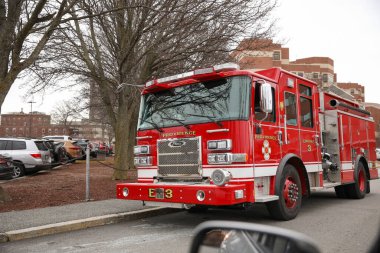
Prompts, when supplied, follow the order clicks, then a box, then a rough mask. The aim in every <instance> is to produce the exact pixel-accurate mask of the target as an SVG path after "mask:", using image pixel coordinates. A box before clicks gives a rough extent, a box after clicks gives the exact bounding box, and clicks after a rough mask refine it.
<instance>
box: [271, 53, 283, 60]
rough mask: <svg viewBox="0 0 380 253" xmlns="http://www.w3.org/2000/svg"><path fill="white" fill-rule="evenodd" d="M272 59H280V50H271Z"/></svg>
mask: <svg viewBox="0 0 380 253" xmlns="http://www.w3.org/2000/svg"><path fill="white" fill-rule="evenodd" d="M273 60H275V61H279V60H281V52H280V51H274V52H273Z"/></svg>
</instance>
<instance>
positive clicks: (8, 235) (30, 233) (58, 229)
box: [0, 207, 180, 243]
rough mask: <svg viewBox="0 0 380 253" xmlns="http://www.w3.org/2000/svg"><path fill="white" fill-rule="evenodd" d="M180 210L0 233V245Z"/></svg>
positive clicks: (148, 211) (142, 212)
mask: <svg viewBox="0 0 380 253" xmlns="http://www.w3.org/2000/svg"><path fill="white" fill-rule="evenodd" d="M178 211H180V210H178V209H173V208H164V207H155V208H150V209H145V210H138V211H132V212H125V213H118V214H109V215H103V216H96V217H91V218H86V219H80V220H73V221H65V222H59V223H54V224H49V225H43V226H38V227H32V228H26V229H19V230H13V231H8V232H5V233H0V243H4V242H12V241H18V240H23V239H28V238H34V237H40V236H45V235H53V234H58V233H63V232H70V231H75V230H81V229H85V228H91V227H97V226H103V225H107V224H114V223H118V222H122V221H131V220H137V219H142V218H147V217H151V216H156V215H163V214H168V213H173V212H178Z"/></svg>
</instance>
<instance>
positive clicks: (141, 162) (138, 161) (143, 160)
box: [135, 156, 152, 166]
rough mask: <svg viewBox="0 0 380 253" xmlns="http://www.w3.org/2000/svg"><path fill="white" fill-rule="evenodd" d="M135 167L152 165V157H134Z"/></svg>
mask: <svg viewBox="0 0 380 253" xmlns="http://www.w3.org/2000/svg"><path fill="white" fill-rule="evenodd" d="M135 165H136V166H149V165H152V157H151V156H141V157H135Z"/></svg>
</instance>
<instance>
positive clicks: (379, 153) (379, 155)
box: [376, 148, 380, 161]
mask: <svg viewBox="0 0 380 253" xmlns="http://www.w3.org/2000/svg"><path fill="white" fill-rule="evenodd" d="M376 160H378V161H380V148H376Z"/></svg>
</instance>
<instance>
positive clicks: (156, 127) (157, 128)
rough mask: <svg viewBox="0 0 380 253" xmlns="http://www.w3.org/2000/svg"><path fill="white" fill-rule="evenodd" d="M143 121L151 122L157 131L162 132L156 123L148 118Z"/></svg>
mask: <svg viewBox="0 0 380 253" xmlns="http://www.w3.org/2000/svg"><path fill="white" fill-rule="evenodd" d="M144 122H147V123H149V124H151V125H152V126H153V127H154V129H156V130H157V131H158V132H160V133H162V132H164V131H163V130H162V129H161V128H160V127H159V126H158V125H157V124H156V123H154V122H152V121H149V120H144V121H142V122H141V123H144Z"/></svg>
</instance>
